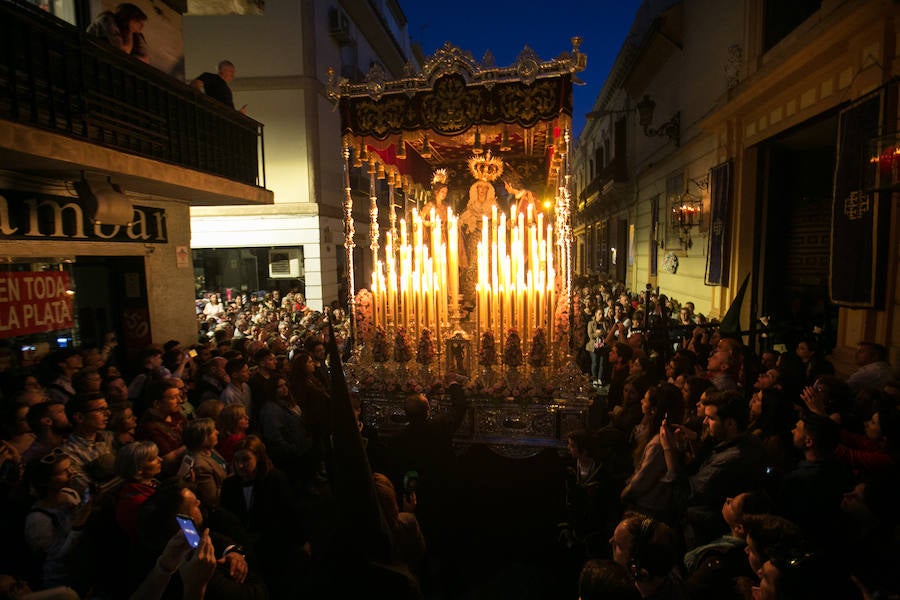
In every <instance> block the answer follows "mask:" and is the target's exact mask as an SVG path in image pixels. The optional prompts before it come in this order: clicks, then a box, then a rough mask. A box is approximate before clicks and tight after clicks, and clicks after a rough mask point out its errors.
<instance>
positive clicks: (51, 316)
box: [0, 271, 74, 338]
mask: <svg viewBox="0 0 900 600" xmlns="http://www.w3.org/2000/svg"><path fill="white" fill-rule="evenodd" d="M73 326H74V321H73V319H72V295H71V294H70V293H69V274H68V273H63V272H61V271H52V272H47V273H43V272H40V273H35V272H27V273H0V338H8V337H14V336H17V335H25V334H28V333H40V332H45V331H56V330H57V329H68V328H70V327H73Z"/></svg>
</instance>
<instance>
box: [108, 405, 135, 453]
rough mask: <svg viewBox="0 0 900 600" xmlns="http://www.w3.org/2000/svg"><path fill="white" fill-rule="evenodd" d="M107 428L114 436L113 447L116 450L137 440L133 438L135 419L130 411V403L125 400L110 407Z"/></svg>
mask: <svg viewBox="0 0 900 600" xmlns="http://www.w3.org/2000/svg"><path fill="white" fill-rule="evenodd" d="M108 427H109V430H110V431H112V433H113V435H114V436H115V437H114V438H113V447H114V448H116V449H117V450H118V449H119V448H121V447H122V446H124V445H126V444H130V443H131V442H134V441H136V440H137V438H136V437H135V432H136V431H137V417H136V416H134V411H133V410H132V409H131V402H128V401H127V400H126V401H125V402H124V403H121V404H118V405H116V406H112V405H111V408H110V415H109V424H108Z"/></svg>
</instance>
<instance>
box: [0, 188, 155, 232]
mask: <svg viewBox="0 0 900 600" xmlns="http://www.w3.org/2000/svg"><path fill="white" fill-rule="evenodd" d="M0 240H47V241H50V240H54V241H58V240H67V241H80V242H137V243H141V244H165V243H166V242H168V235H167V232H166V211H165V209H163V208H152V207H149V206H137V205H135V206H134V215H133V217H132V222H131V223H130V224H128V225H109V224H101V223H94V222H93V221H92V220H91V219H90V216H89V215H86V214H85V212H84V209H83V207H82V206H81V205H80V204H79V201H78V198H73V197H66V196H47V195H44V194H32V193H29V192H21V191H17V190H0Z"/></svg>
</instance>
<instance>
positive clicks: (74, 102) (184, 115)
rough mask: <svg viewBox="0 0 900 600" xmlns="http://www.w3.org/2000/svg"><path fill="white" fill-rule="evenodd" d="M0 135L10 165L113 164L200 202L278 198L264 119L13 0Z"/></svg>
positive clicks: (2, 24) (59, 171)
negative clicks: (269, 171) (266, 155)
mask: <svg viewBox="0 0 900 600" xmlns="http://www.w3.org/2000/svg"><path fill="white" fill-rule="evenodd" d="M4 120H5V121H6V122H7V123H6V124H5V125H4V123H3V121H4ZM0 134H2V135H0V156H2V157H3V159H4V162H5V163H6V165H7V167H6V168H15V169H23V170H35V171H45V172H52V173H54V174H56V175H58V176H61V177H66V176H71V175H73V174H77V173H78V170H79V169H82V170H94V171H97V170H100V171H103V170H107V171H109V172H110V173H116V174H117V176H118V177H119V179H120V181H121V182H123V185H125V186H126V187H128V188H129V189H133V190H135V191H144V192H147V193H159V194H163V195H169V196H173V197H178V198H185V199H188V200H191V201H192V202H194V203H198V204H212V203H222V202H228V203H234V202H241V201H243V202H255V203H271V192H268V191H267V190H264V189H261V188H264V187H265V167H264V164H263V161H262V160H261V156H262V146H263V126H262V124H261V123H258V122H256V121H254V120H253V119H251V118H249V117H247V116H245V115H242V114H241V113H239V112H237V111H234V110H231V109H229V108H223V106H222V105H221V104H219V103H217V102H215V101H214V100H211V99H210V98H207V97H205V96H204V95H203V94H201V93H198V92H196V91H194V90H193V89H192V88H190V87H189V86H187V85H185V84H184V83H183V82H181V81H179V80H177V79H175V78H173V77H170V76H169V75H167V74H165V73H162V72H160V71H158V70H157V69H155V68H153V67H151V66H149V65H146V64H144V63H142V62H140V61H138V60H135V59H133V58H132V57H130V56H127V55H125V54H123V53H121V52H118V51H115V50H113V49H111V48H110V47H109V46H108V45H106V44H105V43H104V42H102V41H99V40H96V39H94V38H92V37H90V36H88V35H86V34H85V33H83V32H81V31H79V30H78V29H76V28H74V27H72V26H71V25H69V24H68V23H64V22H62V21H60V20H58V19H56V18H54V17H52V16H51V15H48V14H46V13H43V12H41V11H40V10H38V9H36V8H35V7H33V6H31V5H28V4H24V3H21V4H20V3H14V2H11V1H9V0H0ZM58 136H64V137H63V138H60V137H58ZM66 138H68V140H72V141H71V142H68V141H66ZM23 140H24V142H25V143H23ZM119 153H126V154H128V155H132V156H134V157H141V158H143V159H150V160H144V161H141V160H132V159H128V158H127V157H125V158H123V157H122V156H121V155H120V154H119ZM92 159H94V160H93V161H92ZM156 161H159V162H163V163H167V164H168V165H171V166H172V167H173V168H172V169H159V164H158V163H157V162H156ZM104 163H105V164H106V165H108V166H106V167H105V168H104ZM179 167H180V168H181V169H179ZM184 169H188V170H190V171H184ZM191 171H193V172H191ZM197 172H199V173H197ZM206 175H211V176H213V177H207V176H206ZM218 178H224V179H225V180H228V181H222V180H220V179H218ZM235 183H236V184H242V185H237V186H235V185H234V184H235ZM243 186H251V187H252V188H253V189H247V188H244V187H243Z"/></svg>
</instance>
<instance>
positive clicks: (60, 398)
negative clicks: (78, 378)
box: [41, 348, 83, 404]
mask: <svg viewBox="0 0 900 600" xmlns="http://www.w3.org/2000/svg"><path fill="white" fill-rule="evenodd" d="M41 362H42V364H44V363H45V364H46V365H47V366H49V367H50V369H51V370H53V371H54V378H53V379H52V380H51V381H50V383H49V384H48V385H47V392H48V393H49V394H50V399H51V400H55V401H56V402H62V403H63V404H65V403H66V402H68V401H69V400H71V399H72V398H74V397H75V393H76V392H75V388H74V387H73V386H72V376H73V375H75V373H77V372H78V371H79V370H80V369H81V367H82V365H83V362H82V358H81V355H80V354H78V352H76V351H75V350H74V349H72V348H62V349H60V350H57V351H56V352H54V353H53V354H50V355H48V356H47V357H46V358H45V359H44V360H43V361H41Z"/></svg>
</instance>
